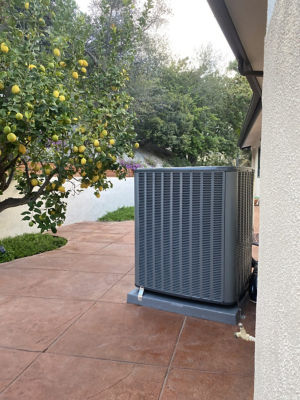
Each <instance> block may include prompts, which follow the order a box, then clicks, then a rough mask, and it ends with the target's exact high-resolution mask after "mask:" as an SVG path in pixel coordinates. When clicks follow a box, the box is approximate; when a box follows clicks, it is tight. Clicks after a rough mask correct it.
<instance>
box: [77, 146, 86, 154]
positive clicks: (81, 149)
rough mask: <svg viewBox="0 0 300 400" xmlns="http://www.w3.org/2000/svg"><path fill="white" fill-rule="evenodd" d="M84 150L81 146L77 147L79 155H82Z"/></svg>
mask: <svg viewBox="0 0 300 400" xmlns="http://www.w3.org/2000/svg"><path fill="white" fill-rule="evenodd" d="M85 149H86V147H85V146H84V145H83V144H82V145H81V146H79V147H78V151H79V153H84V151H85Z"/></svg>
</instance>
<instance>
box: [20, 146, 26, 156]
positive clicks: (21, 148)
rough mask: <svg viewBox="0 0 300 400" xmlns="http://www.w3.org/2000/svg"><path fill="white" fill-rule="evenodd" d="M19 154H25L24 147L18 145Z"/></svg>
mask: <svg viewBox="0 0 300 400" xmlns="http://www.w3.org/2000/svg"><path fill="white" fill-rule="evenodd" d="M18 150H19V153H21V154H25V153H26V147H25V146H24V144H19V148H18Z"/></svg>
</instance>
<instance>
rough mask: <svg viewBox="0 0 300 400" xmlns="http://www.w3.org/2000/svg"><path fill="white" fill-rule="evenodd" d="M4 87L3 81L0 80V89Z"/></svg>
mask: <svg viewBox="0 0 300 400" xmlns="http://www.w3.org/2000/svg"><path fill="white" fill-rule="evenodd" d="M3 89H4V83H3V82H1V81H0V90H3Z"/></svg>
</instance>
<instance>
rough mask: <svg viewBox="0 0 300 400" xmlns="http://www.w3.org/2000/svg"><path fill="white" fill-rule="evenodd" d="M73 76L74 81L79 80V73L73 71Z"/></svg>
mask: <svg viewBox="0 0 300 400" xmlns="http://www.w3.org/2000/svg"><path fill="white" fill-rule="evenodd" d="M72 76H73V78H74V79H78V72H76V71H73V72H72Z"/></svg>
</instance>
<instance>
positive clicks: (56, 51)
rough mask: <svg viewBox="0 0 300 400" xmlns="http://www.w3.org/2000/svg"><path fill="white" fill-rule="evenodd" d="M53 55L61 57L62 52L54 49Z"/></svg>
mask: <svg viewBox="0 0 300 400" xmlns="http://www.w3.org/2000/svg"><path fill="white" fill-rule="evenodd" d="M53 54H54V55H55V57H60V50H59V49H57V48H55V49H53Z"/></svg>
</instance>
